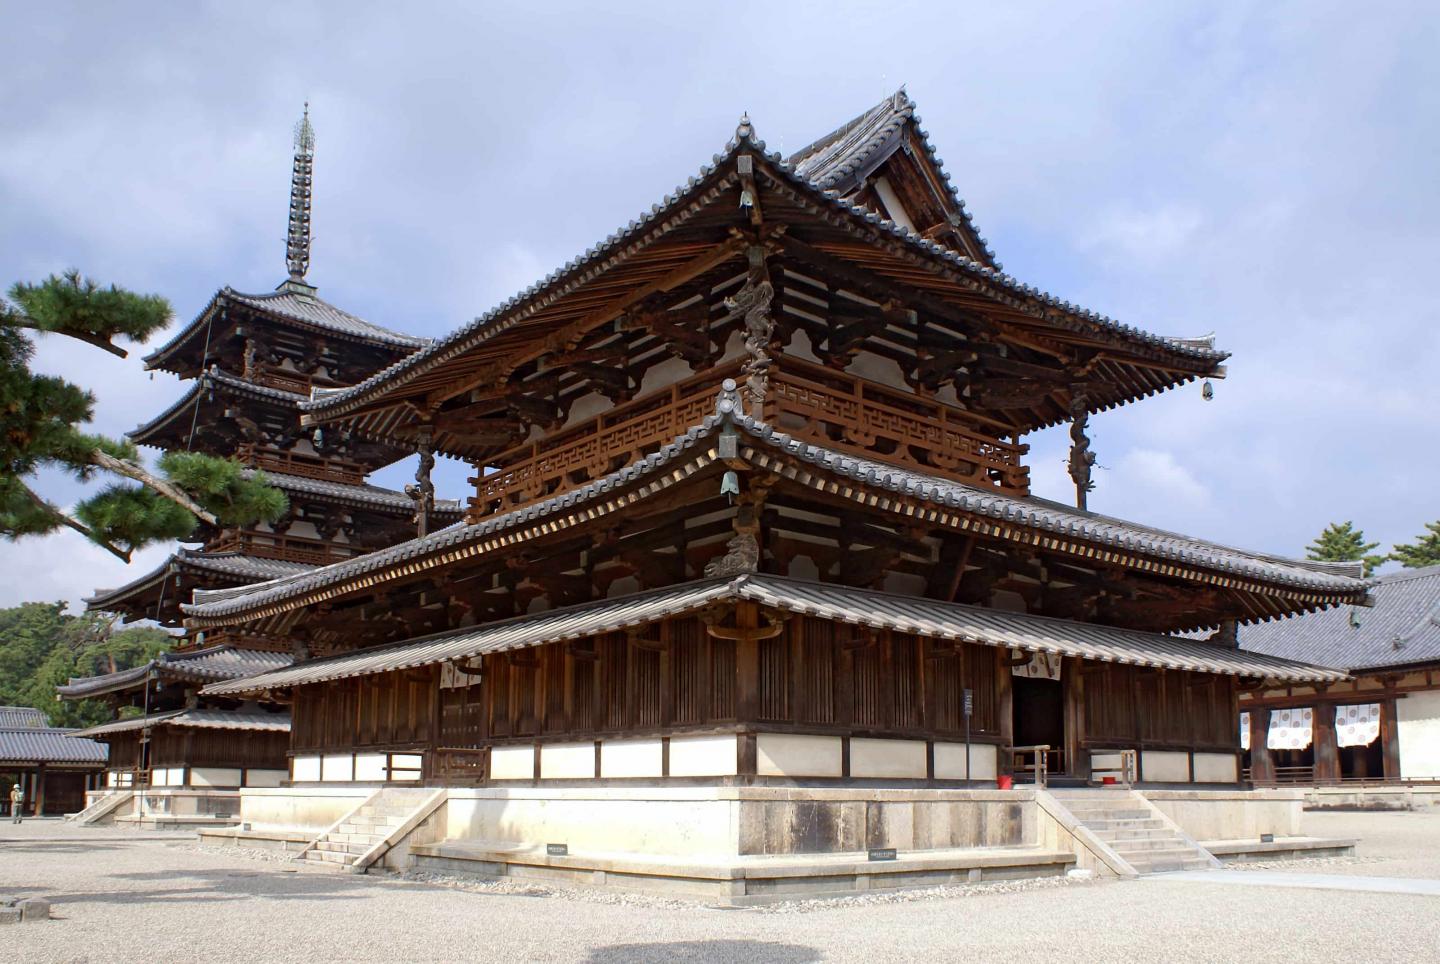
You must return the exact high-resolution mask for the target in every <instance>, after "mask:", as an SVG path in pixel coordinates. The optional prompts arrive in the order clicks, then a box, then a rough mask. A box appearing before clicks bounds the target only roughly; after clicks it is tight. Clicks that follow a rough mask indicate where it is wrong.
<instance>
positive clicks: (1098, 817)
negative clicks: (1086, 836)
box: [1051, 788, 1217, 874]
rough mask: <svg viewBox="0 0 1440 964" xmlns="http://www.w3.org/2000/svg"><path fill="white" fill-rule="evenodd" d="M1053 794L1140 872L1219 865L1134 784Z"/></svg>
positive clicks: (1054, 792) (1087, 827) (1053, 791)
mask: <svg viewBox="0 0 1440 964" xmlns="http://www.w3.org/2000/svg"><path fill="white" fill-rule="evenodd" d="M1051 794H1052V795H1053V796H1054V797H1055V798H1056V799H1057V800H1059V801H1060V802H1061V803H1062V804H1063V805H1064V806H1065V808H1066V809H1068V810H1069V811H1070V813H1071V815H1073V816H1074V817H1075V819H1076V820H1077V821H1079V822H1080V823H1081V824H1082V825H1083V826H1084V827H1085V828H1086V829H1087V830H1089V831H1090V832H1091V833H1093V834H1094V835H1095V836H1096V837H1098V838H1099V839H1100V840H1101V841H1102V842H1104V843H1105V844H1106V846H1108V847H1110V849H1111V850H1113V851H1115V853H1116V854H1118V855H1119V856H1120V858H1121V859H1122V860H1124V861H1125V862H1126V863H1127V864H1129V865H1130V866H1131V867H1133V868H1134V870H1135V872H1136V873H1137V874H1161V873H1167V872H1170V871H1176V870H1206V869H1209V868H1211V867H1214V866H1216V865H1217V864H1216V860H1215V858H1214V856H1212V855H1211V854H1210V852H1209V851H1207V850H1205V849H1204V848H1202V847H1200V846H1198V845H1196V844H1195V842H1194V841H1192V840H1190V839H1189V838H1188V837H1186V836H1185V835H1184V834H1183V833H1182V832H1181V831H1180V830H1179V829H1178V828H1177V827H1176V826H1175V825H1174V824H1173V823H1171V822H1170V821H1169V820H1167V819H1165V817H1164V816H1162V815H1160V814H1158V813H1157V812H1156V811H1155V810H1153V809H1151V805H1150V804H1149V802H1148V801H1146V800H1144V799H1143V798H1141V797H1140V795H1139V794H1137V793H1136V792H1135V791H1133V790H1125V789H1119V788H1117V789H1113V790H1111V789H1098V788H1092V789H1084V790H1062V789H1054V790H1051Z"/></svg>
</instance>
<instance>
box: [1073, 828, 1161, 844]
mask: <svg viewBox="0 0 1440 964" xmlns="http://www.w3.org/2000/svg"><path fill="white" fill-rule="evenodd" d="M1090 832H1091V833H1093V834H1094V835H1095V836H1097V837H1099V838H1100V839H1101V840H1103V841H1105V842H1106V843H1107V844H1110V845H1111V846H1114V845H1116V844H1119V843H1121V842H1123V841H1127V840H1174V839H1176V837H1175V833H1174V832H1173V831H1171V830H1167V829H1164V828H1161V827H1121V828H1118V829H1101V830H1096V829H1094V828H1093V827H1092V828H1090Z"/></svg>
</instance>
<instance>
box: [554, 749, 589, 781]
mask: <svg viewBox="0 0 1440 964" xmlns="http://www.w3.org/2000/svg"><path fill="white" fill-rule="evenodd" d="M540 775H541V776H542V777H544V778H545V779H546V780H563V779H571V780H573V779H594V777H595V744H594V743H553V744H550V745H548V746H543V747H541V748H540Z"/></svg>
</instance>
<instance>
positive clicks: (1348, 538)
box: [1305, 522, 1386, 576]
mask: <svg viewBox="0 0 1440 964" xmlns="http://www.w3.org/2000/svg"><path fill="white" fill-rule="evenodd" d="M1379 545H1380V543H1378V542H1366V541H1365V533H1364V531H1363V530H1360V529H1357V528H1355V525H1354V523H1352V522H1332V523H1330V524H1329V525H1328V526H1326V527H1325V529H1324V531H1322V532H1321V533H1320V535H1319V536H1318V537H1316V539H1315V541H1314V542H1312V543H1310V545H1309V546H1308V547H1307V548H1306V550H1305V558H1306V559H1313V560H1315V561H1316V562H1359V563H1362V564H1363V572H1364V573H1365V575H1367V576H1368V575H1370V573H1371V571H1373V570H1374V568H1375V567H1376V566H1378V565H1380V564H1381V563H1383V562H1384V561H1385V560H1386V557H1385V556H1377V555H1373V554H1372V553H1371V550H1372V549H1375V548H1378V547H1379Z"/></svg>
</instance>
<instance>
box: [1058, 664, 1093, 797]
mask: <svg viewBox="0 0 1440 964" xmlns="http://www.w3.org/2000/svg"><path fill="white" fill-rule="evenodd" d="M1083 664H1084V661H1083V660H1081V659H1079V658H1078V657H1066V658H1065V661H1064V663H1063V664H1062V666H1061V671H1060V680H1061V685H1062V686H1063V687H1064V691H1063V695H1064V700H1065V716H1064V719H1065V763H1066V767H1065V770H1066V772H1067V773H1069V774H1070V775H1071V776H1072V777H1079V778H1080V779H1082V780H1089V779H1090V754H1089V753H1087V752H1086V751H1085V749H1084V746H1083V744H1084V741H1085V676H1084V674H1082V673H1081V672H1080V669H1081V667H1082V665H1083Z"/></svg>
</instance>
